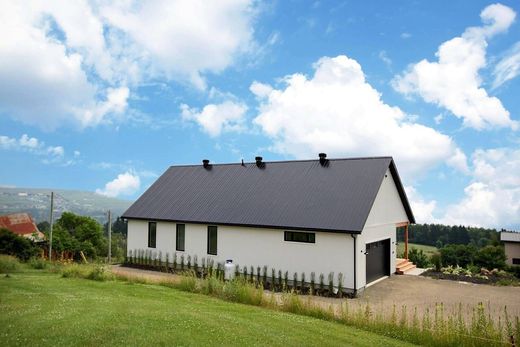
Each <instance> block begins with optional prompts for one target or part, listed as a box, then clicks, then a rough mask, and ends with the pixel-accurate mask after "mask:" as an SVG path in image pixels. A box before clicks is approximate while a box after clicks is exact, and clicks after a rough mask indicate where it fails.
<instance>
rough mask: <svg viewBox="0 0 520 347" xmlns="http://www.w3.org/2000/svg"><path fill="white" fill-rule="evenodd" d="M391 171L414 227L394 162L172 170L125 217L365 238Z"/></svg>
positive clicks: (387, 159) (282, 163)
mask: <svg viewBox="0 0 520 347" xmlns="http://www.w3.org/2000/svg"><path fill="white" fill-rule="evenodd" d="M388 168H390V171H391V173H392V175H393V177H394V180H395V182H396V185H397V189H398V191H399V195H400V197H401V200H402V202H403V205H404V207H405V210H406V212H407V214H408V219H409V220H410V222H412V223H415V219H414V217H413V214H412V211H411V209H410V205H409V203H408V200H407V198H406V194H405V192H404V189H403V186H402V184H401V180H400V179H399V175H398V174H397V169H396V168H395V165H394V162H393V160H392V158H391V157H375V158H352V159H330V160H328V163H327V165H326V166H322V165H320V162H319V161H318V160H301V161H299V160H294V161H278V162H265V165H264V166H263V167H258V166H257V164H256V163H245V164H244V165H242V164H240V163H237V164H213V165H211V167H210V168H209V169H208V168H204V167H203V166H202V165H187V166H172V167H170V168H169V169H168V170H166V172H165V173H164V174H163V175H162V176H161V177H159V179H158V180H157V181H156V182H155V183H154V184H153V185H152V186H151V187H150V188H149V189H148V190H147V191H146V192H145V193H144V194H143V195H142V196H141V197H140V198H139V199H138V200H137V201H136V202H135V203H134V204H133V205H132V206H130V208H129V209H128V210H127V211H126V212H125V213H124V214H123V216H122V217H123V218H127V219H146V220H160V221H176V222H186V223H203V224H220V225H240V226H255V227H266V228H284V229H285V228H287V229H296V230H298V229H302V230H316V231H334V232H349V233H359V232H361V230H362V229H363V226H364V224H365V221H366V219H367V217H368V214H369V212H370V209H371V207H372V204H373V203H374V200H375V197H376V194H377V192H378V190H379V187H380V185H381V182H382V180H383V177H384V174H385V172H386V170H387V169H388Z"/></svg>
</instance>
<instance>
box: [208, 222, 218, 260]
mask: <svg viewBox="0 0 520 347" xmlns="http://www.w3.org/2000/svg"><path fill="white" fill-rule="evenodd" d="M208 254H212V255H217V227H216V226H214V225H210V226H208Z"/></svg>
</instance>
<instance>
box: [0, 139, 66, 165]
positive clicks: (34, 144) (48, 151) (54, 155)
mask: <svg viewBox="0 0 520 347" xmlns="http://www.w3.org/2000/svg"><path fill="white" fill-rule="evenodd" d="M0 149H3V150H15V151H22V152H28V153H32V154H35V155H38V156H41V157H44V158H43V159H42V162H43V163H45V164H51V163H62V162H63V159H64V157H65V148H63V147H62V146H47V145H45V142H43V141H40V140H38V139H37V138H35V137H30V136H29V135H27V134H23V135H22V136H20V138H19V139H16V138H12V137H9V136H3V135H2V136H0Z"/></svg>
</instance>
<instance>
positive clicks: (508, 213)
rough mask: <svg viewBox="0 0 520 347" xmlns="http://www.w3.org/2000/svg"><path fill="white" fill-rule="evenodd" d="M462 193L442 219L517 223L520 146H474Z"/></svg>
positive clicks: (484, 224)
mask: <svg viewBox="0 0 520 347" xmlns="http://www.w3.org/2000/svg"><path fill="white" fill-rule="evenodd" d="M472 163H473V165H472V175H473V179H472V182H471V183H470V184H469V185H468V186H467V187H466V188H465V189H464V193H465V196H464V198H463V199H461V200H460V201H459V202H458V203H456V204H453V205H451V206H448V207H447V211H446V214H445V216H444V217H443V218H442V221H443V222H445V223H449V224H464V225H476V226H482V227H496V228H502V227H512V226H516V227H518V226H520V175H519V174H518V173H519V172H520V149H510V148H499V149H488V150H477V151H475V152H474V153H473V156H472Z"/></svg>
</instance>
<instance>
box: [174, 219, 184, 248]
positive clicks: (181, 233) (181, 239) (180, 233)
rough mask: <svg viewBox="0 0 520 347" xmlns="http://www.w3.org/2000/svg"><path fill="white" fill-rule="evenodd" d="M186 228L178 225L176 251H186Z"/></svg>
mask: <svg viewBox="0 0 520 347" xmlns="http://www.w3.org/2000/svg"><path fill="white" fill-rule="evenodd" d="M185 229H186V226H185V225H184V224H177V237H176V242H175V249H176V250H178V251H184V230H185Z"/></svg>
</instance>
